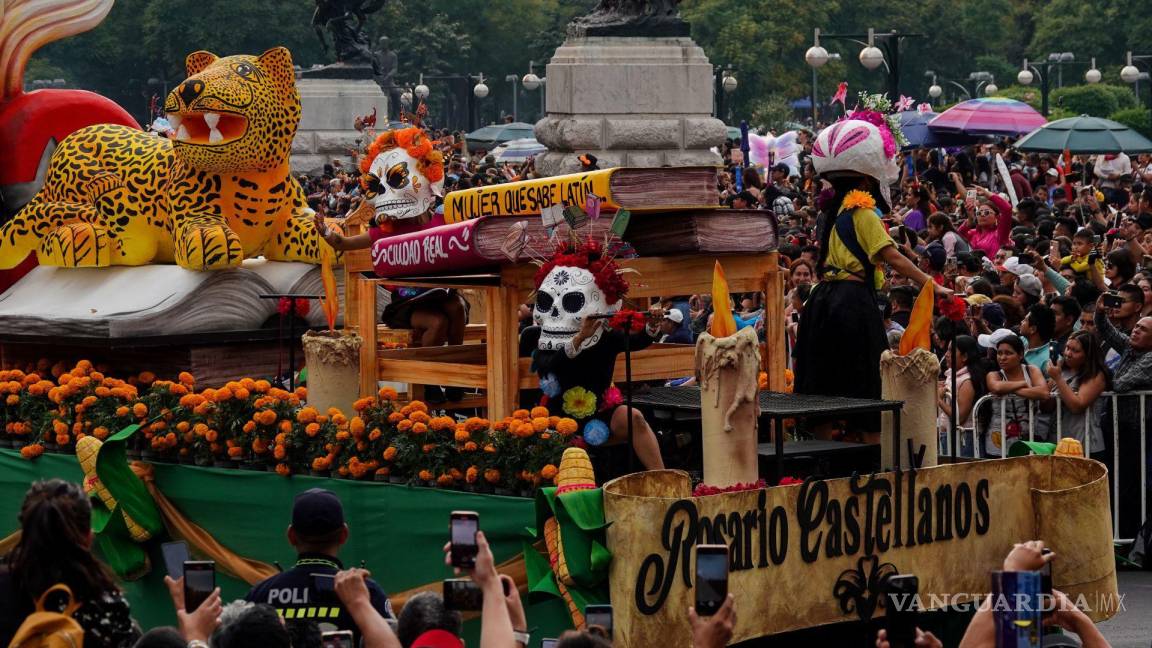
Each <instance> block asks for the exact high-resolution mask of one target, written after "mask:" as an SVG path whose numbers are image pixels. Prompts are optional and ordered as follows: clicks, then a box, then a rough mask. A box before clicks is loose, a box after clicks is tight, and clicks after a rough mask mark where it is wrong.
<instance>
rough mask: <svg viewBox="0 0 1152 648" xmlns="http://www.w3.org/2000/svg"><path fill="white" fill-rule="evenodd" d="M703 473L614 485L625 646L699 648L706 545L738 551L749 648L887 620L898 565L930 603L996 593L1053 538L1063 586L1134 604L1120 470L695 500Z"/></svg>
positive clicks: (610, 516) (1054, 469)
mask: <svg viewBox="0 0 1152 648" xmlns="http://www.w3.org/2000/svg"><path fill="white" fill-rule="evenodd" d="M691 493H692V484H691V480H690V479H689V477H688V475H687V473H683V472H680V471H672V470H660V471H651V472H645V473H637V474H634V475H629V476H626V477H621V478H619V479H616V480H613V481H611V482H608V483H607V484H605V486H604V506H605V517H606V518H607V520H608V522H609V527H608V549H609V550H610V551H611V552H612V555H613V560H612V567H611V571H610V576H609V581H610V583H611V599H612V607H613V611H614V614H615V617H614V624H615V633H614V634H615V645H618V646H623V647H625V648H626V647H628V646H641V645H643V646H653V645H659V646H666V647H668V648H672V647H675V646H688V645H689V644H690V641H691V636H692V633H691V630H690V628H689V625H688V617H687V615H686V614H685V610H687V609H688V608H689V607H690V606H691V605H692V604H693V601H694V595H693V587H692V584H693V579H694V575H695V565H694V559H695V552H694V551H693V548H694V547H695V546H696V545H697V544H725V545H728V547H729V552H730V556H731V564H730V569H731V574H730V576H729V579H730V580H729V592H731V593H732V594H734V595H735V597H736V609H737V610H738V614H739V620H738V622H737V625H736V628H735V631H734V634H733V637H732V641H733V643H735V642H739V641H744V640H747V639H753V638H755V637H761V636H764V635H770V634H776V633H780V632H787V631H790V630H796V629H800V628H808V627H813V626H819V625H824V624H830V623H839V622H845V621H854V620H860V619H869V618H871V617H872V616H874V615H880V614H884V611H883V608H882V607H881V606H880V601H881V599H882V594H881V592H880V591H879V589H880V584H881V583H882V582H883V580H884V578H885V577H887V576H888V575H891V574H897V573H901V574H915V575H916V576H918V577H919V579H920V596H921V598H920V601H921V603H922V605H923V606H924V607H925V608H926V609H934V608H940V607H943V606H945V605H957V604H964V603H969V602H972V601H973V600H974V599H975V598H976V597H977V596H978V595H981V594H984V593H987V592H988V590H989V582H990V581H989V573H990V572H991V571H993V570H996V569H1000V568H1001V565H1002V564H1003V561H1004V557H1005V556H1006V555H1007V554H1008V552H1009V550H1011V548H1012V545H1013V544H1014V543H1017V542H1022V541H1025V540H1031V539H1041V540H1043V541H1044V543H1045V544H1046V545H1047V546H1049V547H1051V548H1052V549H1053V550H1054V551H1055V552H1056V555H1057V558H1056V560H1055V562H1054V563H1053V568H1052V578H1053V582H1054V585H1055V587H1056V588H1057V589H1060V590H1061V591H1063V592H1065V593H1066V594H1068V595H1069V597H1071V598H1072V600H1073V601H1077V600H1078V598H1079V597H1083V599H1082V600H1083V601H1084V602H1085V603H1086V604H1087V605H1088V606H1090V609H1089V610H1087V613H1088V615H1089V616H1090V617H1091V618H1092V619H1093V620H1094V621H1101V620H1104V619H1107V618H1109V617H1111V616H1112V615H1113V614H1115V612H1116V607H1117V606H1118V605H1119V601H1120V598H1119V596H1118V595H1117V590H1116V571H1115V563H1114V559H1113V550H1112V524H1111V520H1110V517H1109V516H1110V513H1109V511H1110V509H1109V506H1108V480H1107V470H1106V469H1105V467H1104V465H1103V464H1100V463H1099V462H1096V461H1092V460H1088V459H1078V458H1072V457H1055V456H1028V457H1019V458H1014V459H1004V460H997V461H980V462H971V463H964V464H952V465H945V466H937V467H934V468H926V469H923V470H919V471H915V472H912V471H905V472H887V473H879V474H874V475H870V476H866V477H856V478H851V479H831V480H824V481H808V482H805V483H803V484H799V485H794V486H782V487H776V488H769V489H761V490H750V491H741V492H736V493H724V494H720V495H711V496H707V497H692V496H691Z"/></svg>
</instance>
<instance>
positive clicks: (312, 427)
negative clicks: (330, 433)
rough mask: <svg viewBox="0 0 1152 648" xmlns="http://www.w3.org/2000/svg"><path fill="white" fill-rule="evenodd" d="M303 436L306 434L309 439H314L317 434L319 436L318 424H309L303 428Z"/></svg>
mask: <svg viewBox="0 0 1152 648" xmlns="http://www.w3.org/2000/svg"><path fill="white" fill-rule="evenodd" d="M304 434H307V435H308V436H310V437H314V436H316V435H317V434H320V424H319V423H309V424H308V425H306V426H304Z"/></svg>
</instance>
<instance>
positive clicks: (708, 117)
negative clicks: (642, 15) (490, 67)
mask: <svg viewBox="0 0 1152 648" xmlns="http://www.w3.org/2000/svg"><path fill="white" fill-rule="evenodd" d="M712 74H713V72H712V64H711V63H709V62H708V57H707V56H705V55H704V50H703V49H701V48H700V47H699V46H697V45H696V43H695V42H693V41H692V39H691V38H688V37H687V36H578V35H577V36H569V38H568V40H566V41H565V42H564V44H563V45H561V46H560V47H559V49H557V50H556V54H555V55H554V56H553V57H552V60H551V61H550V62H549V63H548V71H547V77H548V83H547V99H546V100H547V108H548V116H547V117H545V118H544V119H541V120H540V121H539V122H537V123H536V139H537V140H539V141H540V143H542V144H544V145H545V146H547V147H548V149H549V150H548V152H547V153H545V154H543V155H541V156H539V157H537V159H536V168H537V170H539V171H540V172H541V173H543V174H545V175H557V174H561V173H572V172H575V171H578V170H579V169H580V162H579V160H578V159H577V157H578V156H579V155H580V154H582V153H591V154H592V155H595V156H596V158H597V159H598V160H599V165H600V167H601V168H607V167H613V166H646V167H657V166H664V165H669V166H699V165H719V164H721V159H720V156H719V155H718V154H716V153H713V152H712V151H710V150H709V149H710V148H711V147H713V146H716V147H719V146H720V145H721V144H722V143H723V142H724V138H725V137H726V135H727V130H726V128H725V126H724V123H723V122H721V121H720V120H719V119H716V118H715V117H713V116H712V92H713V77H712Z"/></svg>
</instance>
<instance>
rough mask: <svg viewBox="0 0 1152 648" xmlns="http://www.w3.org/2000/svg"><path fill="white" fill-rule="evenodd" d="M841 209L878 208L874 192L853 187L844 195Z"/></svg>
mask: <svg viewBox="0 0 1152 648" xmlns="http://www.w3.org/2000/svg"><path fill="white" fill-rule="evenodd" d="M840 209H842V210H848V209H876V199H875V198H873V197H872V194H870V193H868V192H867V191H861V190H859V189H853V190H852V191H849V192H848V195H846V196H844V202H843V203H842V204H841V207H840Z"/></svg>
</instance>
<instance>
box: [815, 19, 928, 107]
mask: <svg viewBox="0 0 1152 648" xmlns="http://www.w3.org/2000/svg"><path fill="white" fill-rule="evenodd" d="M923 36H924V34H911V33H904V32H898V31H896V30H892V31H890V32H887V33H879V34H878V33H876V30H875V29H871V28H869V29H868V33H867V34H824V38H825V39H828V38H836V39H845V40H850V41H853V42H855V43H860V44H861V45H863V46H864V49H862V50H860V55H859V59H860V64H861V65H863V66H864V67H865V68H867V69H869V70H875V69H876V68H878V67H880V66H881V65H884V66H886V67H887V69H888V96H889V98H891V99H892V100H893V101H895V100H896V99H898V98H899V97H900V46H901V45H902V44H903V43H904V39H906V38H921V37H923ZM861 38H865V39H867V42H862V41H861V40H860V39H861ZM877 39H879V40H880V45H879V46H877V44H876V40H877ZM816 47H817V45H814V46H813V47H812V48H809V50H808V52H809V53H812V54H813V55H815V56H816V59H817V60H818V59H819V58H820V56H819V55H820V52H819V50H816ZM820 49H823V48H820ZM813 50H816V51H813ZM807 56H808V55H807V54H805V59H807ZM829 58H833V57H831V56H829ZM825 62H826V61H825ZM813 63H814V61H809V63H808V64H809V65H813ZM820 65H823V63H821V64H820ZM814 67H819V65H815V66H814Z"/></svg>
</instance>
